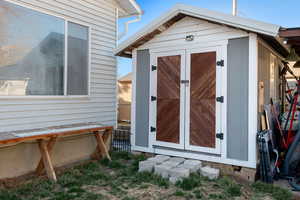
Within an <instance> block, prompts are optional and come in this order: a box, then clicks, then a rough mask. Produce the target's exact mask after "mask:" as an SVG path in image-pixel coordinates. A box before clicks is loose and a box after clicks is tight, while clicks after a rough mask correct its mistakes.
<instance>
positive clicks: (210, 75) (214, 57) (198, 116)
mask: <svg viewBox="0 0 300 200" xmlns="http://www.w3.org/2000/svg"><path fill="white" fill-rule="evenodd" d="M218 60H221V58H220V51H218V49H217V48H208V49H195V50H190V51H187V66H186V79H187V80H189V82H190V85H189V87H188V88H187V90H186V131H185V133H186V134H185V144H186V146H185V148H186V149H188V150H192V151H200V152H206V153H216V154H220V152H221V148H220V139H218V138H217V133H219V132H221V120H220V117H221V102H217V100H216V99H217V97H220V96H221V84H220V82H221V81H222V76H221V68H222V66H217V61H218Z"/></svg>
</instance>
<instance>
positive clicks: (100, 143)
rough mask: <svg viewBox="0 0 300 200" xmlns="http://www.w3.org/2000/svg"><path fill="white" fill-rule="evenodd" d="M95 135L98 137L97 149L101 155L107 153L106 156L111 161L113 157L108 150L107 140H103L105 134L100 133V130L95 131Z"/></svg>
mask: <svg viewBox="0 0 300 200" xmlns="http://www.w3.org/2000/svg"><path fill="white" fill-rule="evenodd" d="M95 137H96V140H97V149H96V150H97V151H98V153H99V154H100V155H105V156H106V158H107V159H108V160H110V161H111V157H110V155H109V153H108V150H107V147H106V145H105V142H104V140H103V134H101V133H99V132H95Z"/></svg>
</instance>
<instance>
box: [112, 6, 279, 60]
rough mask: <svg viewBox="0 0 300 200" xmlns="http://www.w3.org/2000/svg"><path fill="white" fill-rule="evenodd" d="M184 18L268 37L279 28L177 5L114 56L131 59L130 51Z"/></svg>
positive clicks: (128, 41) (251, 20)
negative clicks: (188, 17) (200, 20)
mask: <svg viewBox="0 0 300 200" xmlns="http://www.w3.org/2000/svg"><path fill="white" fill-rule="evenodd" d="M185 16H190V17H195V18H199V19H204V20H207V21H210V22H214V23H219V24H224V25H228V26H231V27H234V28H239V29H243V30H246V31H251V32H256V33H259V34H263V35H266V36H269V37H276V36H277V35H278V32H279V29H280V26H278V25H274V24H270V23H265V22H261V21H257V20H253V19H247V18H243V17H239V16H233V15H230V14H225V13H221V12H216V11H212V10H208V9H204V8H197V7H193V6H188V5H184V4H177V5H175V6H174V7H173V8H172V9H170V10H169V11H168V12H166V13H165V14H163V15H162V16H160V17H158V18H157V19H156V20H154V21H153V22H151V23H150V24H148V25H147V26H146V27H144V28H143V29H141V30H140V31H139V32H137V33H136V34H135V35H133V36H132V37H130V38H129V39H128V40H126V41H125V42H123V43H122V44H120V45H119V47H118V49H117V50H116V52H115V53H116V55H118V56H124V57H131V51H132V50H133V49H134V48H137V47H138V46H140V45H142V44H144V43H146V42H147V41H149V40H151V39H152V38H153V37H154V36H155V35H157V34H159V33H161V32H163V31H164V30H165V29H166V28H168V27H170V26H171V25H173V24H174V23H175V22H177V21H179V20H180V19H182V18H183V17H185Z"/></svg>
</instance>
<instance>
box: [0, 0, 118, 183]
mask: <svg viewBox="0 0 300 200" xmlns="http://www.w3.org/2000/svg"><path fill="white" fill-rule="evenodd" d="M10 2H15V3H18V4H20V5H25V6H28V7H31V8H34V9H38V10H39V11H45V12H47V13H49V14H54V15H58V16H62V17H64V18H67V19H68V20H70V21H74V22H77V23H83V24H87V25H89V26H90V27H91V72H90V96H89V97H83V98H76V97H49V98H39V97H19V98H9V97H0V110H1V112H0V132H5V131H13V130H24V129H34V128H43V127H49V126H58V125H64V124H73V123H84V122H99V123H102V124H103V125H113V126H114V125H116V100H117V98H116V77H117V72H116V58H115V56H114V54H113V49H114V48H115V46H116V8H117V4H116V3H115V2H114V1H113V0H110V1H106V0H88V1H87V0H68V1H67V0H56V1H52V0H11V1H10ZM95 146H96V145H95V141H94V138H93V137H92V136H80V138H77V139H76V137H75V138H73V137H71V138H69V139H68V142H67V141H66V142H63V141H61V142H59V143H58V144H57V145H56V147H55V148H54V153H53V159H54V165H55V166H57V165H63V164H67V163H70V162H73V161H77V160H80V159H86V158H89V156H90V154H91V153H92V152H93V150H94V148H95ZM38 159H39V150H38V148H37V145H36V143H26V144H19V145H16V146H12V147H0V160H1V165H0V178H8V177H14V176H19V175H22V174H24V173H27V172H29V171H32V170H33V169H34V168H35V166H36V165H37V160H38Z"/></svg>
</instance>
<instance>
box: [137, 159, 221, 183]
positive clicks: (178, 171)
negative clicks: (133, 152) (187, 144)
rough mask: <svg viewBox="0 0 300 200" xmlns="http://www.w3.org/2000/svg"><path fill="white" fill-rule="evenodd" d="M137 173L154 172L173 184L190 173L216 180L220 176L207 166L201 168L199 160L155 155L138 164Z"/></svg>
mask: <svg viewBox="0 0 300 200" xmlns="http://www.w3.org/2000/svg"><path fill="white" fill-rule="evenodd" d="M139 172H154V173H155V174H157V175H160V176H162V177H163V178H168V179H169V181H170V182H171V183H173V184H175V183H176V182H177V181H179V180H182V179H183V178H187V177H189V176H190V174H191V173H200V174H201V175H202V176H205V177H208V178H209V179H211V180H212V179H217V178H218V177H219V176H220V170H219V169H215V168H211V167H209V166H205V167H202V163H201V161H199V160H191V159H184V158H179V157H170V156H165V155H157V156H155V157H152V158H148V159H147V160H145V161H140V162H139Z"/></svg>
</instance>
